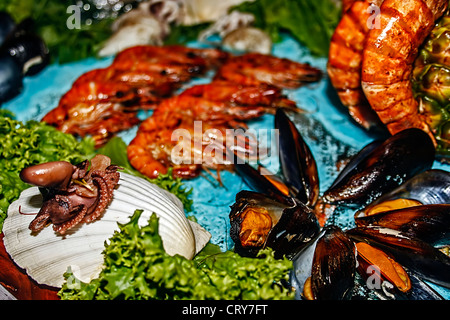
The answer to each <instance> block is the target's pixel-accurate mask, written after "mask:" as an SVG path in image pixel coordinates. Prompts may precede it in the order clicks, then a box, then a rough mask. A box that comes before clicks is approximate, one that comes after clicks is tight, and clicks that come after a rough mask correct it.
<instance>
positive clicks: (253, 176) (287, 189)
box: [232, 109, 319, 207]
mask: <svg viewBox="0 0 450 320" xmlns="http://www.w3.org/2000/svg"><path fill="white" fill-rule="evenodd" d="M275 128H276V129H277V130H278V132H279V134H278V137H279V140H278V149H279V150H278V152H279V159H280V168H281V176H277V175H274V174H272V173H270V172H269V171H268V170H267V169H265V168H264V167H262V166H259V168H258V169H254V168H253V167H251V166H250V165H249V164H248V163H246V162H245V161H243V160H242V159H239V158H237V156H236V155H232V156H234V162H233V163H234V167H235V170H236V172H237V173H238V174H239V175H240V176H242V179H243V180H244V181H245V183H246V184H247V185H248V186H250V187H251V188H252V189H254V190H256V191H258V192H261V193H265V194H268V195H270V196H273V197H275V198H277V199H278V198H280V197H281V198H284V197H288V198H295V199H297V200H299V201H300V202H302V203H304V204H305V205H307V206H310V207H313V206H314V204H315V203H316V201H317V199H318V197H319V175H318V171H317V164H316V161H315V159H314V157H313V155H312V153H311V150H310V149H309V147H308V145H307V144H306V143H305V141H304V140H303V138H302V136H301V135H300V133H299V132H298V130H297V128H296V126H295V124H294V123H293V122H292V121H291V120H290V119H289V117H288V116H287V115H286V113H285V111H284V110H282V109H278V110H277V111H276V114H275Z"/></svg>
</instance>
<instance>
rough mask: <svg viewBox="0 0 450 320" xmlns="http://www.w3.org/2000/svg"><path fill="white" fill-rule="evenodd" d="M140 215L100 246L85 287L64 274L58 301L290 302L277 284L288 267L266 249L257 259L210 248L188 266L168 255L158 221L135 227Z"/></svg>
mask: <svg viewBox="0 0 450 320" xmlns="http://www.w3.org/2000/svg"><path fill="white" fill-rule="evenodd" d="M141 214H142V210H136V211H135V213H134V214H133V216H132V217H131V218H130V221H129V222H128V223H125V224H118V225H119V229H120V231H116V232H115V233H114V234H113V236H112V237H111V238H110V240H109V243H108V244H105V249H104V251H103V256H104V268H103V269H102V271H101V273H100V275H99V277H98V278H95V279H93V280H91V281H90V282H89V283H84V282H81V281H79V280H78V279H77V278H76V277H75V276H74V274H73V273H72V272H71V270H70V269H69V270H68V271H67V272H66V273H65V274H64V276H65V279H66V281H65V282H64V284H63V286H62V288H61V290H60V291H59V293H58V295H59V296H60V297H61V299H63V300H111V299H125V300H142V299H145V300H148V299H198V300H204V299H292V298H293V294H292V292H291V291H290V290H289V289H287V288H285V287H284V286H282V285H281V284H280V283H281V282H283V281H287V280H288V276H289V271H290V269H291V268H292V262H291V261H289V260H288V259H282V260H277V259H275V258H274V256H273V252H272V251H271V250H270V249H267V250H263V251H262V252H261V254H260V256H259V257H258V258H246V257H240V256H239V255H238V254H236V253H234V252H231V251H227V252H221V251H220V249H219V248H218V247H217V246H215V245H211V244H209V245H208V246H207V247H206V248H205V249H204V250H203V251H202V252H201V253H199V254H198V255H197V256H196V257H195V258H194V259H193V260H187V259H186V258H184V257H182V256H180V255H175V256H170V255H168V254H167V253H166V252H165V251H164V248H163V245H162V240H161V237H160V236H159V233H158V218H157V216H156V215H155V214H152V216H151V217H150V219H149V221H148V224H147V225H145V226H142V227H140V226H139V225H138V220H139V217H140V216H141Z"/></svg>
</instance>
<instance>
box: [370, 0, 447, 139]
mask: <svg viewBox="0 0 450 320" xmlns="http://www.w3.org/2000/svg"><path fill="white" fill-rule="evenodd" d="M447 5H448V0H402V1H398V0H385V1H384V2H383V4H382V5H381V8H380V12H381V14H380V17H379V18H380V19H379V21H380V25H381V28H379V29H377V28H374V29H372V30H370V31H369V33H368V38H367V42H366V44H365V47H364V52H363V61H362V87H363V90H364V93H365V95H366V97H367V99H368V101H369V103H370V105H371V106H372V108H373V109H374V110H375V111H376V112H377V114H378V116H379V117H380V119H381V121H382V122H383V123H384V124H386V126H387V128H388V130H389V131H390V132H391V133H392V134H395V133H396V132H399V131H401V130H403V129H406V128H410V127H416V128H420V129H422V130H424V131H425V132H427V133H428V134H429V135H430V137H431V138H432V139H433V141H435V138H434V136H433V134H432V132H431V129H430V128H429V126H428V125H427V123H426V121H425V119H424V118H423V116H421V115H420V114H419V106H418V102H417V101H416V100H415V99H414V95H413V91H412V85H411V73H412V69H413V63H414V60H415V58H416V56H417V53H418V49H419V46H420V45H421V44H422V42H423V41H424V39H425V38H426V37H427V35H428V34H429V33H430V31H431V29H432V28H433V26H434V23H435V21H436V19H438V18H439V17H440V16H441V15H442V14H443V13H444V11H445V9H446V8H447Z"/></svg>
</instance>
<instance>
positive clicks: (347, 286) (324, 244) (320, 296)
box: [290, 226, 356, 300]
mask: <svg viewBox="0 0 450 320" xmlns="http://www.w3.org/2000/svg"><path fill="white" fill-rule="evenodd" d="M293 264H294V267H293V271H292V272H291V275H290V276H291V277H290V278H291V284H292V286H293V287H294V288H295V289H296V298H301V297H303V296H310V297H313V298H314V299H316V300H342V299H349V298H350V297H351V294H352V290H353V287H354V277H355V272H356V257H355V246H354V244H353V242H352V241H351V240H350V238H349V237H348V236H347V235H346V234H345V233H344V232H343V231H342V230H341V229H340V228H339V227H337V226H327V227H324V228H323V229H322V231H321V232H320V235H319V236H318V237H317V238H316V239H315V240H314V241H311V242H310V244H309V245H308V246H307V247H305V248H304V249H303V250H302V251H300V252H299V253H298V254H297V255H296V256H295V257H294V258H293ZM306 291H309V292H308V293H306Z"/></svg>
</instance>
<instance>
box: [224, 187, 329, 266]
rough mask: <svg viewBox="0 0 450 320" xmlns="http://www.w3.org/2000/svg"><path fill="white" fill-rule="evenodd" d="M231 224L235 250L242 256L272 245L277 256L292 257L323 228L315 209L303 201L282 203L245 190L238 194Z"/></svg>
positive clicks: (287, 200)
mask: <svg viewBox="0 0 450 320" xmlns="http://www.w3.org/2000/svg"><path fill="white" fill-rule="evenodd" d="M230 224H231V227H230V236H231V239H232V240H233V241H234V243H235V251H236V252H237V253H239V254H240V255H243V256H256V254H257V253H258V251H259V250H261V249H263V248H266V247H269V248H272V249H273V250H274V252H275V256H276V257H282V256H283V255H285V256H287V257H291V256H293V255H294V254H295V253H296V252H298V251H299V250H301V249H302V248H303V247H304V246H305V245H306V244H308V243H309V242H310V241H311V239H313V238H314V237H315V236H316V235H317V233H318V232H319V229H320V227H319V224H318V222H317V219H316V216H315V215H314V212H313V211H312V210H311V209H310V208H309V207H307V206H305V205H304V204H302V203H301V202H296V201H294V200H293V199H286V201H284V202H279V201H275V200H273V199H272V198H270V197H269V196H267V195H264V194H262V193H258V192H254V191H246V190H244V191H241V192H239V193H238V194H237V195H236V202H235V203H234V204H233V205H232V206H231V212H230Z"/></svg>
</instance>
